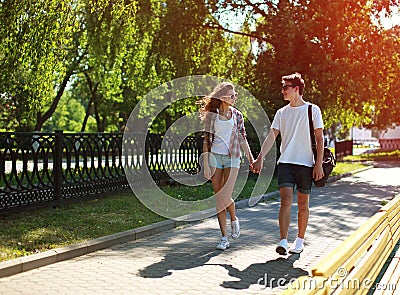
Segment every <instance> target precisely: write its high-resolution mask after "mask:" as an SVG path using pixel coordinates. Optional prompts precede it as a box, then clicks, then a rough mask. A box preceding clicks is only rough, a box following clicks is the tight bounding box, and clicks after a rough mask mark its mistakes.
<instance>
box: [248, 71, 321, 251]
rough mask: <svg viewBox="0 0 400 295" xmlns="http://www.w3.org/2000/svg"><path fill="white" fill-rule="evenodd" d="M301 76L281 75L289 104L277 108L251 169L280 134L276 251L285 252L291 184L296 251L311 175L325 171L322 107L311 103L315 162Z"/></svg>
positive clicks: (257, 168)
mask: <svg viewBox="0 0 400 295" xmlns="http://www.w3.org/2000/svg"><path fill="white" fill-rule="evenodd" d="M304 86H305V84H304V80H303V79H302V78H301V75H300V74H299V73H294V74H292V75H288V76H283V77H282V94H283V98H284V99H285V100H287V101H289V104H287V105H286V106H284V107H283V108H281V109H279V110H278V111H277V113H276V115H275V118H274V120H273V122H272V125H271V131H270V133H269V134H268V136H267V138H266V139H265V141H264V143H263V145H262V147H261V151H260V154H259V156H258V158H257V160H256V161H255V162H254V164H253V165H252V169H253V171H254V172H256V173H258V172H260V170H261V168H262V166H263V160H264V157H265V155H266V154H267V153H268V152H269V150H270V149H271V147H272V145H273V143H274V141H275V139H276V137H277V136H278V134H281V137H282V142H281V147H280V151H281V156H280V157H279V159H278V187H279V193H280V197H281V204H280V210H279V231H280V242H279V244H278V246H277V248H276V252H278V253H279V254H281V255H286V254H287V252H288V250H289V246H288V231H289V225H290V208H291V206H292V201H293V192H294V187H295V186H296V188H297V203H298V210H299V211H298V236H297V238H296V240H295V242H294V244H293V247H292V248H291V249H290V251H289V252H290V253H296V254H299V253H301V252H302V251H303V249H304V245H303V242H304V235H305V233H306V228H307V224H308V217H309V207H308V204H309V197H310V192H311V185H312V180H313V178H314V179H316V180H318V179H321V178H322V177H323V175H324V172H323V170H322V158H323V149H324V138H323V127H324V126H323V122H322V115H321V110H320V108H319V107H318V106H317V105H314V104H311V105H312V120H313V124H314V129H315V130H314V131H315V139H316V144H317V159H316V161H315V162H314V157H313V152H312V148H311V138H310V132H309V122H308V106H309V105H310V103H309V102H306V101H304V100H303V91H304Z"/></svg>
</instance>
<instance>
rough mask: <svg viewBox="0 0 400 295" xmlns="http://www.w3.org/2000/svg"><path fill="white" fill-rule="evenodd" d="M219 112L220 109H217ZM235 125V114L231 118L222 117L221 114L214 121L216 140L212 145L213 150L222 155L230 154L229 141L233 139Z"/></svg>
mask: <svg viewBox="0 0 400 295" xmlns="http://www.w3.org/2000/svg"><path fill="white" fill-rule="evenodd" d="M217 112H218V109H217ZM233 126H234V121H233V114H232V117H231V118H230V119H229V120H223V119H220V115H219V112H218V115H217V116H216V118H215V122H214V132H215V133H214V140H213V143H212V146H211V152H213V153H216V154H221V155H229V143H230V141H231V135H232V130H233Z"/></svg>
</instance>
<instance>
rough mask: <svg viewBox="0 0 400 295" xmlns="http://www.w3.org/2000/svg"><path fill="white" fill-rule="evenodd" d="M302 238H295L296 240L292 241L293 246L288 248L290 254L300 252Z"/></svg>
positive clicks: (302, 245)
mask: <svg viewBox="0 0 400 295" xmlns="http://www.w3.org/2000/svg"><path fill="white" fill-rule="evenodd" d="M303 242H304V240H303V239H300V238H296V241H294V243H293V247H292V248H290V250H289V253H292V254H300V253H301V252H303V250H304V244H303Z"/></svg>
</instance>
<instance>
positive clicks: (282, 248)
mask: <svg viewBox="0 0 400 295" xmlns="http://www.w3.org/2000/svg"><path fill="white" fill-rule="evenodd" d="M288 249H289V245H288V241H287V240H286V239H282V240H281V241H280V242H279V243H278V246H277V247H276V252H277V253H278V254H279V255H286V254H287V252H288Z"/></svg>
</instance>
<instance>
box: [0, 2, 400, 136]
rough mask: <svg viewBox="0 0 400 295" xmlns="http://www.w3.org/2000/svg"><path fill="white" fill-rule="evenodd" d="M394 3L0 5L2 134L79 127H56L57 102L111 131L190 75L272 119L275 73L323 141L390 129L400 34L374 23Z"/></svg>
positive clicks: (160, 124) (186, 108) (398, 119)
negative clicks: (300, 91) (320, 120)
mask: <svg viewBox="0 0 400 295" xmlns="http://www.w3.org/2000/svg"><path fill="white" fill-rule="evenodd" d="M399 2H400V1H399V0H385V1H377V0H373V1H371V0H337V1H334V2H329V3H328V2H326V1H308V0H279V1H276V0H267V1H262V2H260V1H251V0H228V1H217V0H206V1H196V0H189V1H181V0H164V1H160V0H114V1H108V0H63V1H53V0H48V1H44V0H42V1H28V0H20V1H15V0H14V1H12V0H5V1H0V23H1V26H0V36H1V39H0V63H1V66H2V69H3V71H2V72H1V73H0V122H1V126H2V127H1V130H3V131H4V130H33V129H35V130H48V129H49V128H50V129H51V128H60V126H64V127H63V128H66V129H67V128H68V129H70V131H72V130H77V129H79V128H78V127H77V125H76V124H75V123H74V124H73V125H74V126H72V125H71V126H68V124H67V123H65V122H67V121H68V122H72V121H74V120H77V118H75V119H73V120H72V119H71V118H72V117H71V116H69V115H67V113H66V112H70V111H72V109H71V108H69V107H66V105H65V103H64V102H63V98H62V97H64V96H65V95H66V96H65V97H68V100H69V101H71V102H74V104H75V102H76V103H79V104H80V105H81V107H80V108H79V109H80V110H81V109H82V108H83V110H84V115H83V117H82V114H81V113H80V111H79V113H80V115H79V118H80V119H81V120H82V122H81V128H80V131H88V130H91V128H92V127H88V125H87V124H88V121H90V120H94V121H95V122H96V126H97V127H96V129H97V131H117V130H122V128H123V127H124V124H125V122H126V121H127V119H128V116H129V114H130V111H131V110H132V109H133V107H134V106H135V105H136V103H137V102H138V101H139V100H140V99H141V98H142V97H143V96H144V95H145V94H146V93H148V92H149V91H150V90H151V89H153V88H155V87H157V86H159V85H160V84H162V83H165V82H167V81H170V80H173V79H175V78H179V77H183V76H188V75H196V74H208V75H213V76H219V77H223V78H226V79H229V80H231V81H233V82H236V83H239V84H240V85H242V86H244V87H246V88H247V89H249V90H250V91H251V92H252V93H253V94H254V95H255V96H256V97H257V98H258V99H259V100H261V101H262V104H263V106H264V108H265V109H266V111H267V113H268V114H270V115H271V116H272V115H273V114H274V113H275V111H276V110H277V108H279V107H281V106H282V105H283V104H284V101H283V99H282V95H281V93H280V79H281V76H282V75H285V74H288V73H292V72H294V71H298V72H300V73H302V75H303V76H304V78H305V80H306V92H305V99H306V100H310V101H312V102H314V103H317V104H319V105H320V106H321V108H322V110H323V113H324V114H323V115H324V121H325V126H326V128H328V127H332V130H331V134H332V136H334V132H335V130H336V129H337V128H342V129H344V130H345V129H347V128H350V127H352V126H368V127H374V128H386V127H388V126H391V125H392V124H400V109H399V108H398V107H395V106H397V105H398V103H399V97H400V87H399V86H398V85H399V84H398V83H397V81H398V80H399V76H400V66H399V65H400V56H399V52H398V48H399V47H400V46H399V45H400V44H399V43H400V34H399V32H400V28H399V26H395V27H393V28H391V29H387V28H384V27H383V25H382V23H381V15H382V13H385V12H386V14H387V15H390V13H391V7H393V6H396V5H397V6H398V5H399V4H400V3H399ZM237 23H239V24H241V25H240V26H238V25H234V24H237ZM194 99H195V98H192V99H188V100H183V101H180V102H177V103H175V104H174V105H173V107H170V108H168V109H166V110H165V111H164V112H163V114H161V115H160V118H158V119H157V120H158V121H157V122H156V124H155V125H154V127H153V128H154V130H153V131H155V132H162V131H164V130H165V129H166V128H167V127H168V125H169V124H171V122H172V121H173V120H175V119H176V118H178V117H179V116H181V115H182V114H185V113H189V112H192V111H194V110H195V108H196V107H195V105H194V103H193V102H194ZM71 104H72V103H71ZM77 108H78V107H77ZM148 112H149V113H150V112H151V110H150V109H149V110H148ZM60 114H64V115H60ZM63 117H68V118H70V119H68V120H66V121H65V119H64V118H63ZM49 120H51V121H49ZM54 120H58V121H60V122H62V121H63V122H64V123H65V124H64V123H57V124H55V123H54ZM91 122H93V121H91ZM71 124H72V123H71ZM333 129H335V130H333Z"/></svg>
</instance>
